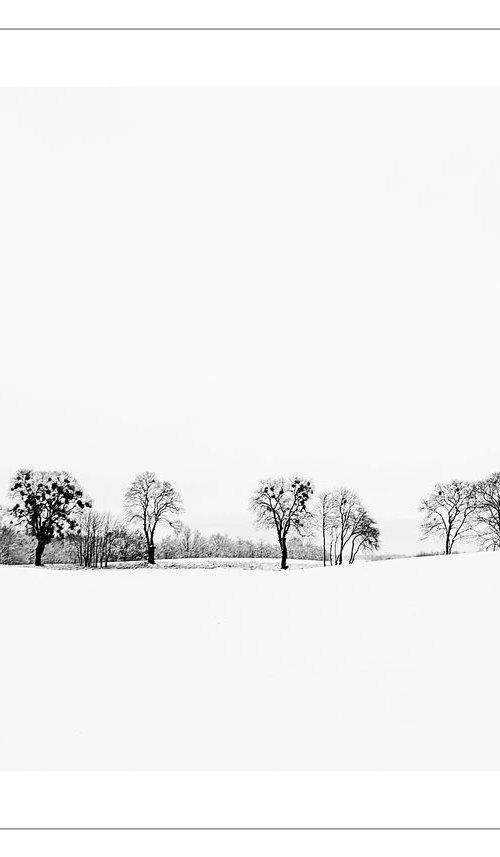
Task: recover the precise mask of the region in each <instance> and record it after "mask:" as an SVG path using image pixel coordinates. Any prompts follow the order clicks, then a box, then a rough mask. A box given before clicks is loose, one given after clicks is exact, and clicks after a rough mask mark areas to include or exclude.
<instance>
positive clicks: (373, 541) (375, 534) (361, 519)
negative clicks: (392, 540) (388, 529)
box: [349, 505, 380, 564]
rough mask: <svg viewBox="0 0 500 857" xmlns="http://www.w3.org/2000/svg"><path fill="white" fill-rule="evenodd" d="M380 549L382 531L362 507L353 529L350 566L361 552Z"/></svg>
mask: <svg viewBox="0 0 500 857" xmlns="http://www.w3.org/2000/svg"><path fill="white" fill-rule="evenodd" d="M379 547H380V530H379V528H378V527H377V525H376V523H375V521H374V520H373V518H372V517H371V516H370V515H369V514H368V512H367V511H366V509H364V508H363V506H361V505H360V507H359V510H358V514H357V516H356V518H355V521H354V526H353V528H352V536H351V551H350V554H349V564H351V563H353V562H354V560H355V559H356V557H357V555H358V553H359V552H360V551H362V552H368V551H369V552H371V551H376V550H378V549H379Z"/></svg>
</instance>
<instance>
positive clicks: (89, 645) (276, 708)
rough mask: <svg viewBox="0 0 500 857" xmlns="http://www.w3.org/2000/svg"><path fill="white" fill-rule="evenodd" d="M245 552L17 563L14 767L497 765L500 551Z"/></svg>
mask: <svg viewBox="0 0 500 857" xmlns="http://www.w3.org/2000/svg"><path fill="white" fill-rule="evenodd" d="M228 562H231V563H232V564H233V566H240V567H231V568H228V567H226V568H221V567H219V568H214V569H206V568H194V569H193V568H186V567H184V568H172V567H170V568H160V569H158V570H151V569H137V570H107V571H83V570H78V571H70V570H55V569H49V568H47V569H35V568H33V567H31V568H25V567H14V566H0V596H1V597H0V611H1V617H0V618H1V621H0V652H1V654H0V670H1V672H0V676H1V684H2V690H3V693H2V706H1V707H0V725H1V728H0V765H1V767H2V768H11V769H12V768H21V769H22V768H24V769H27V768H34V769H36V768H80V769H91V768H96V769H99V768H122V769H125V768H129V769H134V768H145V769H147V768H174V769H175V768H176V769H183V768H184V769H196V768H199V769H203V768H219V769H224V768H227V769H260V768H262V769H280V768H283V769H286V768H288V769H293V768H295V769H305V768H309V769H319V768H325V769H328V768H339V769H362V768H367V769H370V768H388V769H391V768H403V769H404V768H413V769H426V768H433V769H436V768H464V769H466V768H500V740H499V738H498V735H499V727H498V724H499V722H500V690H499V685H498V681H497V673H498V670H499V661H500V622H499V604H500V554H461V555H457V556H451V557H425V558H416V559H404V560H392V561H384V562H376V563H373V562H368V563H357V564H355V565H354V566H343V567H341V568H330V567H327V568H326V569H323V567H322V566H321V565H317V564H314V563H308V564H301V563H298V562H297V563H293V564H292V567H291V568H290V570H289V571H287V572H280V571H279V570H277V563H276V561H272V560H271V561H260V560H258V561H253V560H250V561H237V560H231V561H228ZM256 563H257V564H259V565H260V566H261V567H260V568H255V567H252V566H255V564H256ZM170 565H172V564H170Z"/></svg>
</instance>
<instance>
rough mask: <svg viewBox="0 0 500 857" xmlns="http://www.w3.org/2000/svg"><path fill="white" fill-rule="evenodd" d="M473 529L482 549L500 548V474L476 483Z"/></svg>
mask: <svg viewBox="0 0 500 857" xmlns="http://www.w3.org/2000/svg"><path fill="white" fill-rule="evenodd" d="M475 501H476V502H475V510H474V515H473V527H474V532H475V535H476V536H477V537H478V539H479V542H480V545H481V547H484V548H485V549H486V550H489V549H492V550H497V549H498V548H500V473H498V472H497V473H492V474H491V475H490V476H487V477H486V479H481V480H480V481H479V482H477V483H476V498H475Z"/></svg>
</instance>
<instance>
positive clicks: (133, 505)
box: [125, 471, 183, 564]
mask: <svg viewBox="0 0 500 857" xmlns="http://www.w3.org/2000/svg"><path fill="white" fill-rule="evenodd" d="M125 510H126V513H127V516H128V519H129V521H130V522H131V523H134V524H136V525H138V526H140V527H142V529H143V532H144V536H145V539H146V545H147V550H148V562H149V563H151V564H154V562H155V542H154V538H155V532H156V529H157V527H158V524H160V523H162V522H164V523H167V524H168V525H169V526H170V527H172V528H173V529H174V530H175V531H176V532H177V531H178V530H179V527H180V521H178V519H177V518H174V517H173V516H174V515H178V514H179V513H180V512H182V511H183V507H182V499H181V496H180V494H179V493H178V492H177V491H176V490H175V489H174V487H173V486H172V485H171V484H170V482H162V481H160V480H159V479H157V477H156V476H155V474H154V473H151V472H150V471H147V472H146V473H140V474H139V475H138V476H136V477H135V479H134V481H133V482H132V485H131V486H130V488H129V489H128V491H127V493H126V495H125Z"/></svg>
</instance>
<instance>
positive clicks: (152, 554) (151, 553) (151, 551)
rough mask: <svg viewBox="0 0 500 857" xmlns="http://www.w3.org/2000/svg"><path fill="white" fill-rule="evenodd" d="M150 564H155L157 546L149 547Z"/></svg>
mask: <svg viewBox="0 0 500 857" xmlns="http://www.w3.org/2000/svg"><path fill="white" fill-rule="evenodd" d="M148 562H149V564H150V565H154V564H155V546H154V545H148Z"/></svg>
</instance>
